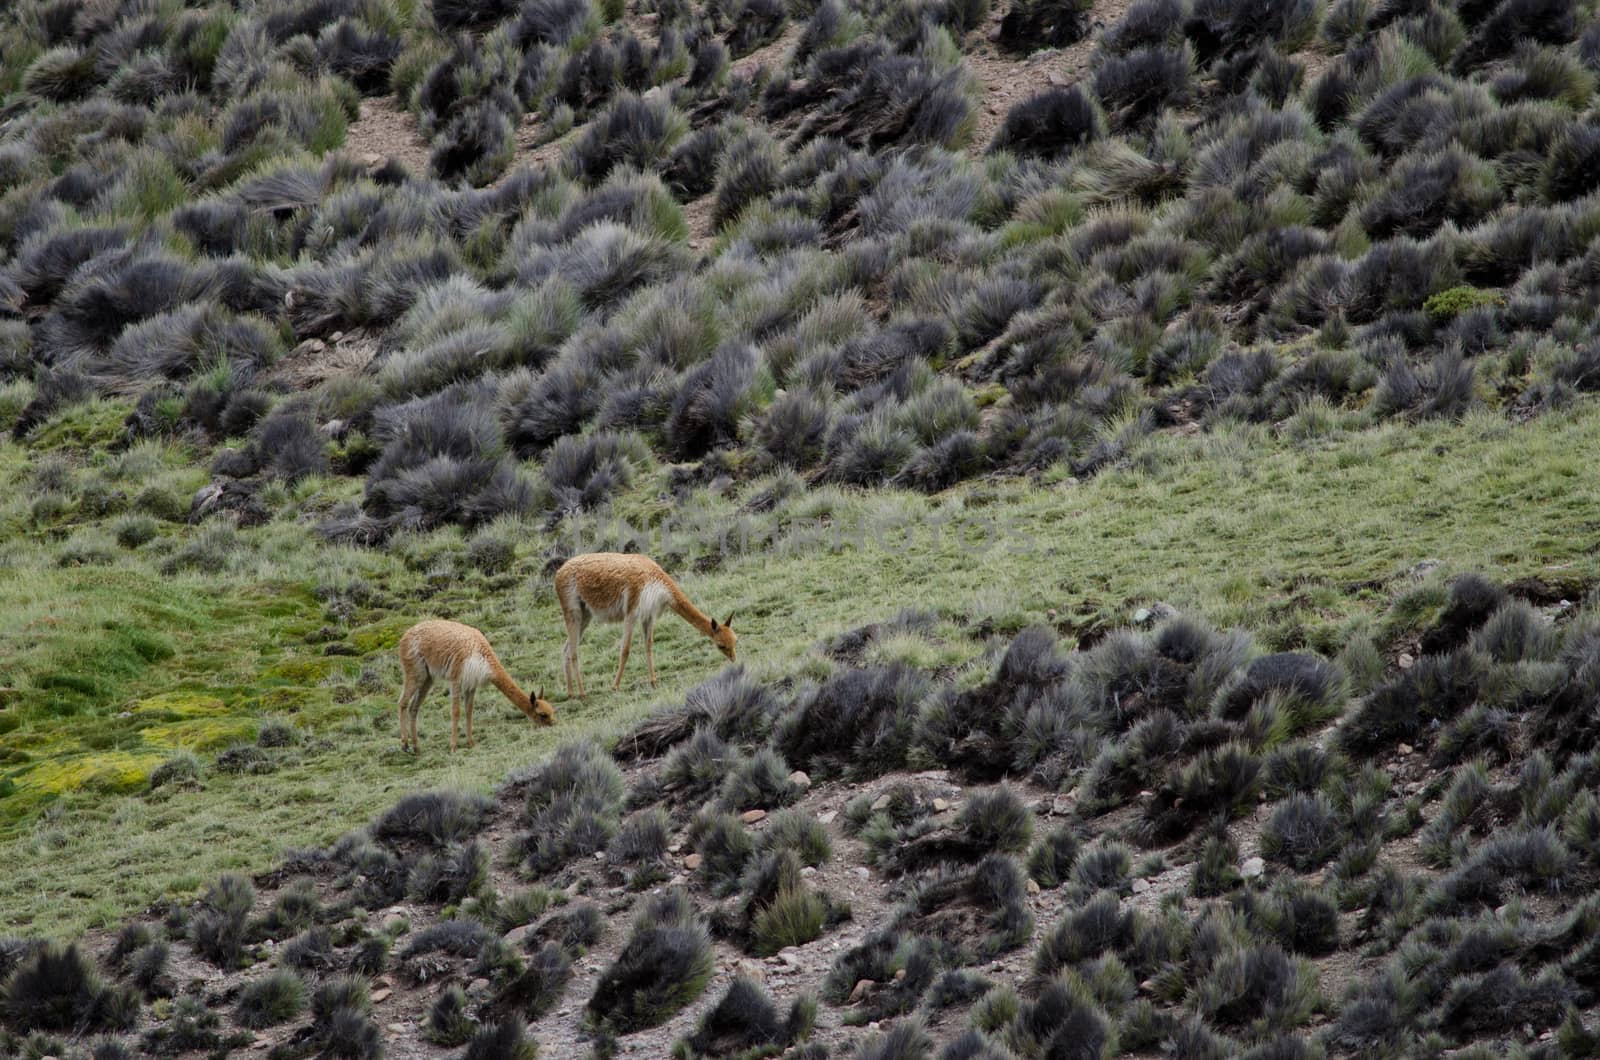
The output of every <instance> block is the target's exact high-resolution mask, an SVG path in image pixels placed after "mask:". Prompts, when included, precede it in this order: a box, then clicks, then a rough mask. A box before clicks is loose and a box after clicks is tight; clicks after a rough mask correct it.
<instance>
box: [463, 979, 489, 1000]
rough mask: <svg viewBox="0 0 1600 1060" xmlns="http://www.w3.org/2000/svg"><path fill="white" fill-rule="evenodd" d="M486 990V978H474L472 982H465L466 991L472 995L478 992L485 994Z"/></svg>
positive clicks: (487, 981)
mask: <svg viewBox="0 0 1600 1060" xmlns="http://www.w3.org/2000/svg"><path fill="white" fill-rule="evenodd" d="M488 992H489V980H487V979H474V980H473V981H472V982H470V983H468V984H467V993H469V994H472V995H473V996H474V997H476V996H478V995H480V994H486V993H488Z"/></svg>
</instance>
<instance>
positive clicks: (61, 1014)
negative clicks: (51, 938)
mask: <svg viewBox="0 0 1600 1060" xmlns="http://www.w3.org/2000/svg"><path fill="white" fill-rule="evenodd" d="M4 1007H5V1016H6V1022H7V1023H8V1024H10V1026H11V1027H12V1028H14V1029H15V1030H18V1031H21V1032H23V1033H27V1032H29V1031H60V1032H65V1033H72V1034H85V1033H95V1032H104V1031H117V1030H127V1029H129V1028H131V1027H132V1026H133V1022H134V1020H135V1019H136V1018H137V1016H138V1014H139V999H138V998H137V997H135V996H134V995H133V994H131V993H129V992H127V991H124V990H122V989H120V988H117V987H108V986H106V985H104V984H103V983H102V982H101V981H100V976H99V975H98V974H97V973H96V971H95V968H94V964H93V963H92V962H91V961H90V960H89V958H88V957H86V956H84V955H83V954H82V953H81V952H80V951H79V950H78V947H77V946H76V945H71V946H67V947H65V948H63V947H61V946H58V945H55V944H50V945H46V946H43V947H41V948H39V949H38V950H36V951H35V952H34V953H33V954H32V955H31V956H29V957H27V958H25V959H24V960H23V961H22V962H21V963H20V964H19V965H18V966H17V969H16V971H15V972H13V973H12V974H11V977H10V979H9V980H7V982H6V984H5V993H4Z"/></svg>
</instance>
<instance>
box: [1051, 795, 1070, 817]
mask: <svg viewBox="0 0 1600 1060" xmlns="http://www.w3.org/2000/svg"><path fill="white" fill-rule="evenodd" d="M1050 812H1051V813H1053V814H1055V815H1056V816H1057V817H1060V816H1062V815H1063V814H1069V813H1071V812H1072V798H1071V796H1068V795H1057V796H1056V798H1055V801H1054V802H1052V803H1051V804H1050Z"/></svg>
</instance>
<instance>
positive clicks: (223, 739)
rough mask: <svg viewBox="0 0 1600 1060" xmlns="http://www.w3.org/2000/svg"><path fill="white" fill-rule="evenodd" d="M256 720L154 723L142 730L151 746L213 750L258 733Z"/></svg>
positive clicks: (169, 748) (170, 748)
mask: <svg viewBox="0 0 1600 1060" xmlns="http://www.w3.org/2000/svg"><path fill="white" fill-rule="evenodd" d="M255 728H256V726H255V723H254V722H252V721H245V720H241V719H228V720H225V721H190V722H182V723H180V724H177V725H152V726H150V728H148V729H145V730H144V731H143V732H141V733H140V735H141V736H142V737H144V741H145V743H147V744H150V745H151V746H152V747H162V748H166V749H167V750H171V751H176V750H179V749H180V748H181V749H183V750H187V751H214V750H218V749H220V748H223V747H228V746H229V745H231V744H235V743H238V742H239V741H240V740H249V739H253V738H254V737H255Z"/></svg>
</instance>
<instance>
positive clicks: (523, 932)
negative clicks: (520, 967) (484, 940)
mask: <svg viewBox="0 0 1600 1060" xmlns="http://www.w3.org/2000/svg"><path fill="white" fill-rule="evenodd" d="M531 934H533V925H532V924H523V925H522V926H521V927H514V928H512V929H511V930H510V931H508V932H506V933H505V935H504V936H502V937H503V938H504V939H505V943H506V945H507V946H510V947H512V948H513V949H514V948H516V947H518V946H520V945H522V942H523V940H524V939H526V938H527V937H528V936H529V935H531Z"/></svg>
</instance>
